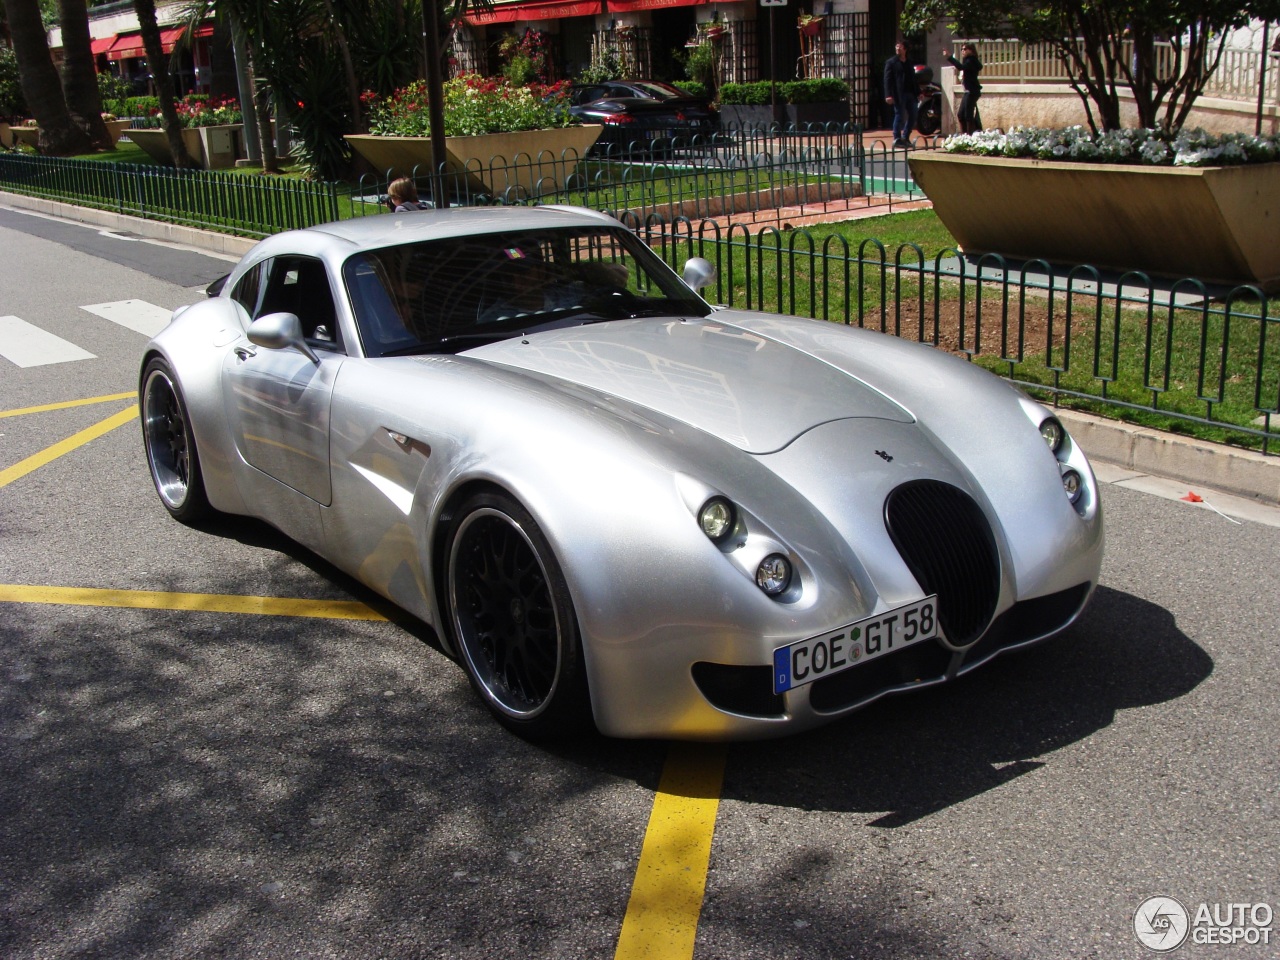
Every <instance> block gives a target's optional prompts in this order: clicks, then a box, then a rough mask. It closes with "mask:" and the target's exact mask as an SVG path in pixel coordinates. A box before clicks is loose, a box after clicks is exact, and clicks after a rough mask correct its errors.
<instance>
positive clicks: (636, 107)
mask: <svg viewBox="0 0 1280 960" xmlns="http://www.w3.org/2000/svg"><path fill="white" fill-rule="evenodd" d="M569 102H570V107H569V112H570V113H572V114H573V115H574V116H575V117H577V118H578V119H579V120H581V121H582V122H583V123H599V124H602V125H603V126H604V131H603V132H602V133H601V135H600V139H599V140H597V141H596V146H595V148H594V152H595V153H598V154H600V153H603V154H610V155H624V154H628V153H642V154H667V153H670V152H672V151H674V150H679V149H680V147H681V146H693V145H695V144H697V143H700V142H705V141H706V140H707V139H709V138H710V136H711V135H712V134H714V133H715V132H716V131H717V130H718V129H719V128H720V115H719V114H718V113H717V112H716V111H715V109H714V108H713V107H712V106H711V104H710V103H708V102H707V100H706V99H705V98H704V97H692V96H690V95H689V94H687V93H685V92H684V91H683V90H680V89H679V88H678V87H674V86H672V85H671V84H669V83H663V82H661V81H659V80H610V81H608V82H606V83H588V84H575V85H574V86H573V87H572V89H571V90H570V92H569Z"/></svg>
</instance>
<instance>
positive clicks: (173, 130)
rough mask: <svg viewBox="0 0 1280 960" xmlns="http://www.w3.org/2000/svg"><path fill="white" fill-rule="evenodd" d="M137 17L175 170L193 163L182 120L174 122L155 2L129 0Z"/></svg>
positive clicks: (174, 107) (176, 118)
mask: <svg viewBox="0 0 1280 960" xmlns="http://www.w3.org/2000/svg"><path fill="white" fill-rule="evenodd" d="M133 9H134V12H135V13H136V14H137V15H138V29H139V30H140V31H141V32H142V46H143V48H144V49H145V50H146V51H147V69H149V70H150V71H151V79H152V80H153V81H154V82H155V85H156V97H157V99H159V101H160V116H161V117H162V118H163V120H164V132H165V134H166V135H167V139H168V141H169V152H170V153H171V154H172V155H173V165H174V166H175V167H179V168H190V167H195V166H196V165H197V164H196V162H195V161H194V160H192V159H191V155H190V154H189V153H187V147H186V144H184V143H183V142H182V121H181V120H179V119H178V107H177V105H176V104H175V103H174V101H173V81H172V80H171V79H170V77H169V60H168V58H167V57H166V56H165V55H164V44H162V43H161V42H160V25H159V24H158V23H157V22H156V4H155V0H133Z"/></svg>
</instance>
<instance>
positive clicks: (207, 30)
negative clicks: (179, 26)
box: [192, 23, 213, 40]
mask: <svg viewBox="0 0 1280 960" xmlns="http://www.w3.org/2000/svg"><path fill="white" fill-rule="evenodd" d="M192 36H193V37H194V38H195V39H197V40H203V39H204V38H205V37H212V36H213V24H212V23H205V24H202V25H200V26H198V27H196V32H195V33H193V34H192Z"/></svg>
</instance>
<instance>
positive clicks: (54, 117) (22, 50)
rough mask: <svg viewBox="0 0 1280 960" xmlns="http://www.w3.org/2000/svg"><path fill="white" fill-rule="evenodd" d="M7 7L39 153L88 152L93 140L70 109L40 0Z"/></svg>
mask: <svg viewBox="0 0 1280 960" xmlns="http://www.w3.org/2000/svg"><path fill="white" fill-rule="evenodd" d="M4 8H5V15H6V18H7V19H8V21H9V31H10V36H11V37H12V38H13V52H14V55H15V56H16V57H17V59H18V76H19V78H20V80H21V83H22V96H23V98H24V99H26V101H27V109H29V110H30V111H31V115H32V116H33V117H35V119H36V122H37V123H38V124H39V126H40V145H39V150H40V152H41V153H47V154H50V155H52V156H58V157H66V156H72V155H74V154H77V153H88V152H89V151H90V150H91V149H93V143H92V141H91V140H90V139H89V135H88V134H87V133H85V132H84V130H83V129H82V128H81V127H80V126H79V125H78V124H77V123H76V122H75V120H73V119H72V117H71V114H70V113H69V112H68V111H67V101H66V99H65V98H64V97H63V94H62V84H61V83H60V82H59V80H58V71H57V69H55V68H54V66H53V57H52V56H50V54H49V41H48V39H47V38H46V36H45V32H44V24H43V23H41V22H40V5H39V3H38V0H4Z"/></svg>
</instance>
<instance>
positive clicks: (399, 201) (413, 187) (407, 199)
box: [387, 177, 428, 213]
mask: <svg viewBox="0 0 1280 960" xmlns="http://www.w3.org/2000/svg"><path fill="white" fill-rule="evenodd" d="M387 208H388V209H389V210H390V211H391V212H392V213H404V212H405V211H406V210H426V209H428V207H427V205H426V204H425V203H423V202H422V201H421V200H419V199H418V185H417V184H416V183H414V182H413V181H412V180H411V179H409V178H408V177H401V178H400V179H399V180H392V181H391V186H389V187H387Z"/></svg>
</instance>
